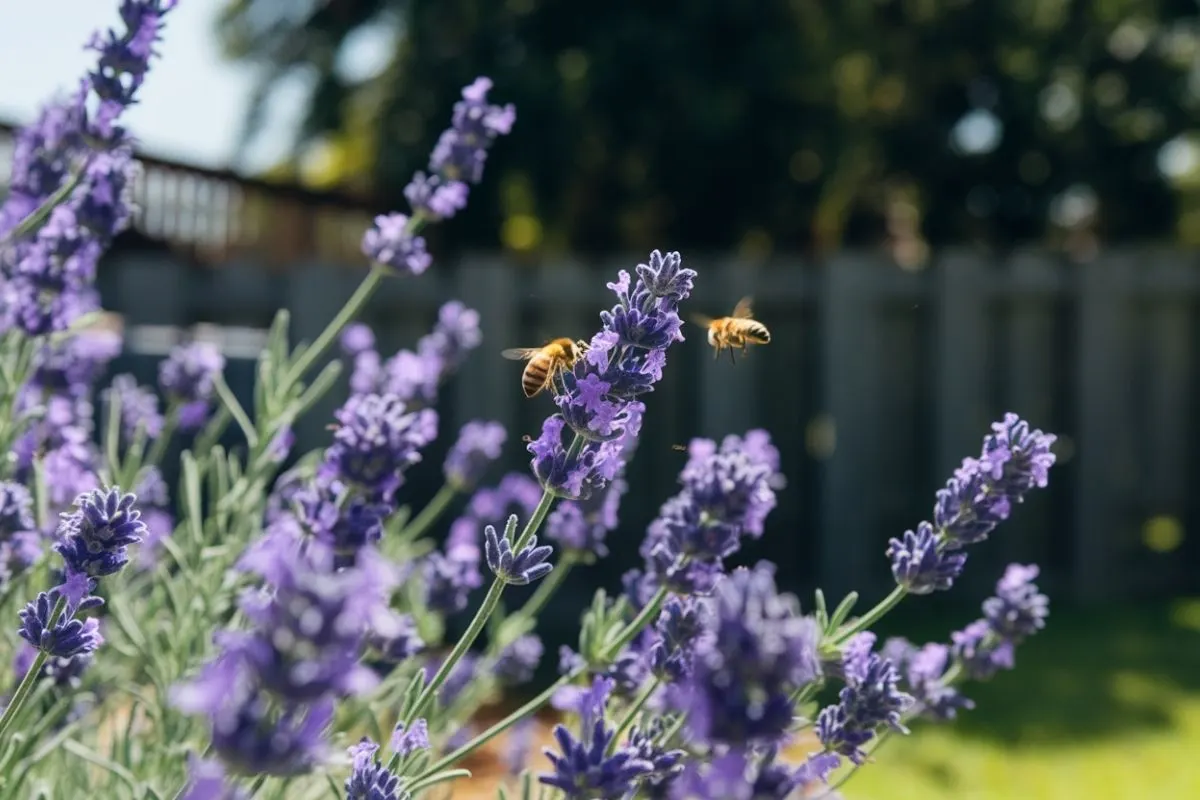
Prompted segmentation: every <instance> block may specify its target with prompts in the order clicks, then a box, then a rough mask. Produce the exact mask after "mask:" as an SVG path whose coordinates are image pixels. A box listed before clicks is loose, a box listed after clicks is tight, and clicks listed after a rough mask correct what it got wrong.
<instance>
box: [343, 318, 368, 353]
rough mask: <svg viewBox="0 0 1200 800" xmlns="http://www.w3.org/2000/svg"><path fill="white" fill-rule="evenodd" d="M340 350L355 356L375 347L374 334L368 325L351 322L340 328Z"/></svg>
mask: <svg viewBox="0 0 1200 800" xmlns="http://www.w3.org/2000/svg"><path fill="white" fill-rule="evenodd" d="M339 342H340V344H341V346H342V352H343V353H345V354H346V355H348V356H357V355H358V354H359V353H364V352H366V351H368V350H371V349H373V348H374V347H375V334H374V333H373V332H372V331H371V329H370V327H368V326H367V325H364V324H363V323H361V322H352V323H350V324H349V325H347V326H346V327H345V328H343V329H342V335H341V337H340V338H339Z"/></svg>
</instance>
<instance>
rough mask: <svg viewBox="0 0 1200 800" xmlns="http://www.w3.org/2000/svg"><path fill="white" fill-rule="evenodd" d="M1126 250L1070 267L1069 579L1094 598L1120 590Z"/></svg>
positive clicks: (1127, 469) (1130, 477)
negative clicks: (1072, 485) (1074, 315)
mask: <svg viewBox="0 0 1200 800" xmlns="http://www.w3.org/2000/svg"><path fill="white" fill-rule="evenodd" d="M1129 258H1130V256H1129V254H1125V253H1119V252H1118V253H1105V254H1103V255H1101V256H1100V257H1099V258H1097V259H1096V260H1095V261H1093V262H1091V263H1088V264H1080V265H1078V266H1077V267H1076V278H1077V280H1078V284H1079V330H1078V332H1077V335H1078V348H1077V350H1076V352H1077V353H1078V358H1079V363H1078V384H1077V386H1076V407H1077V409H1078V415H1079V416H1078V430H1077V437H1078V438H1077V442H1076V445H1077V448H1078V455H1077V456H1076V458H1075V462H1076V465H1077V466H1076V469H1077V470H1078V472H1077V473H1076V476H1077V477H1076V480H1077V482H1076V495H1075V513H1074V521H1075V530H1074V537H1073V538H1074V548H1073V554H1074V564H1073V570H1072V572H1073V583H1074V590H1075V592H1074V593H1075V596H1076V599H1078V600H1080V601H1083V602H1094V601H1098V600H1102V599H1105V598H1111V597H1113V596H1114V595H1117V594H1119V593H1120V592H1121V591H1122V589H1123V588H1124V587H1123V585H1122V584H1121V571H1120V570H1119V569H1116V563H1117V562H1118V561H1120V560H1121V559H1122V558H1123V553H1122V547H1121V536H1120V534H1121V531H1122V528H1123V526H1124V525H1125V523H1126V519H1125V511H1126V509H1125V507H1124V504H1125V502H1127V501H1128V499H1129V497H1130V489H1131V487H1132V485H1133V484H1134V483H1135V480H1136V466H1135V465H1134V461H1133V459H1134V455H1135V453H1134V452H1133V449H1132V447H1131V436H1130V431H1131V425H1132V420H1133V417H1132V416H1131V415H1130V413H1129V412H1130V407H1131V403H1130V392H1131V389H1132V387H1131V386H1130V381H1129V379H1130V377H1131V376H1130V372H1129V365H1130V355H1131V341H1130V340H1131V336H1130V333H1131V331H1130V325H1129V324H1128V307H1127V305H1126V303H1127V299H1126V297H1125V294H1126V293H1127V291H1128V288H1129V285H1130V282H1129V280H1128V277H1129V273H1130V266H1131V264H1130V262H1129V261H1128V259H1129Z"/></svg>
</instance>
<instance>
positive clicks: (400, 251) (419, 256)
mask: <svg viewBox="0 0 1200 800" xmlns="http://www.w3.org/2000/svg"><path fill="white" fill-rule="evenodd" d="M362 251H363V254H364V255H366V257H367V258H369V259H371V260H372V261H374V262H375V263H376V264H382V265H384V266H386V267H391V268H392V269H394V270H396V271H397V272H404V273H408V274H409V275H420V274H421V273H422V272H424V271H425V270H427V269H429V265H430V264H432V263H433V258H432V257H431V256H430V255H429V253H427V252H425V239H424V238H422V237H420V236H415V235H413V233H412V232H411V231H410V230H409V226H408V217H406V216H404V215H403V214H398V213H392V214H380V215H379V216H378V217H376V218H375V226H374V227H373V228H369V229H367V232H366V233H365V234H363V240H362Z"/></svg>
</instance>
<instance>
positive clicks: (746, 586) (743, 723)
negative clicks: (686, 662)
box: [669, 562, 821, 745]
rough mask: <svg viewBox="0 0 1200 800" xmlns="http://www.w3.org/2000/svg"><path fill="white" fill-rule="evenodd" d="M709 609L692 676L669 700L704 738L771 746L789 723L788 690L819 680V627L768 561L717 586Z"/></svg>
mask: <svg viewBox="0 0 1200 800" xmlns="http://www.w3.org/2000/svg"><path fill="white" fill-rule="evenodd" d="M712 606H713V608H712V610H711V615H710V617H709V619H708V620H707V624H706V626H705V628H706V630H705V633H706V634H707V636H706V638H705V641H704V644H703V646H699V647H697V648H696V652H695V656H694V659H693V663H692V670H691V674H690V675H689V676H688V677H687V678H686V679H685V680H684V681H683V683H681V684H680V685H679V686H675V687H672V689H671V692H670V694H669V701H670V703H671V705H672V706H673V707H675V708H677V709H679V710H680V711H685V712H687V713H688V726H689V727H690V729H691V730H692V733H693V735H694V736H695V737H696V739H698V740H700V741H705V742H710V743H722V744H729V745H744V744H768V745H769V744H773V743H775V742H777V741H779V740H780V739H781V738H782V737H783V736H784V735H785V734H786V732H787V730H788V727H789V726H790V725H791V722H792V701H791V693H792V692H793V691H794V690H796V689H797V688H800V687H803V686H805V685H807V684H809V683H811V682H812V681H813V680H815V679H816V678H817V677H818V676H819V675H820V662H819V661H818V658H817V645H818V644H819V642H820V638H821V631H820V626H818V625H817V622H816V620H814V619H812V618H811V617H804V616H800V613H799V602H798V601H797V600H796V598H795V596H793V595H790V594H780V593H779V591H778V590H777V589H776V586H775V568H774V566H773V565H771V564H769V563H767V562H760V563H759V564H758V565H757V566H755V568H754V569H753V570H748V569H745V568H739V569H737V570H734V571H733V572H732V573H731V574H730V575H729V576H728V577H727V578H725V579H724V580H722V581H720V582H719V583H718V584H717V587H716V590H715V593H714V596H713V599H712Z"/></svg>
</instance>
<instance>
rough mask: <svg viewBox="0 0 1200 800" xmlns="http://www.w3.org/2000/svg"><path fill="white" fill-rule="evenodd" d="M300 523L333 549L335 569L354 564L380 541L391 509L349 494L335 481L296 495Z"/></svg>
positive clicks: (345, 488)
mask: <svg viewBox="0 0 1200 800" xmlns="http://www.w3.org/2000/svg"><path fill="white" fill-rule="evenodd" d="M293 502H295V503H296V504H298V505H299V506H300V509H301V516H300V520H299V521H300V522H301V524H303V525H304V527H305V528H307V529H308V531H309V533H311V534H312V535H313V536H315V537H316V538H317V539H320V540H321V541H323V542H324V543H325V544H327V545H328V546H329V547H331V548H332V549H333V552H334V556H335V558H334V565H335V566H336V567H344V566H347V565H349V564H352V563H354V561H355V560H356V559H357V556H358V553H359V551H360V550H362V549H363V548H364V547H366V546H367V545H373V544H375V543H376V542H378V541H379V540H380V539H381V538H382V537H383V520H384V519H385V518H386V517H387V516H388V515H389V514H390V513H391V511H392V509H391V507H390V506H387V505H384V504H382V503H373V502H371V501H369V500H366V499H364V498H362V497H358V496H355V495H352V494H350V492H349V490H348V489H347V487H346V486H345V485H344V484H341V483H339V482H337V481H330V482H328V483H319V484H314V485H312V486H310V487H308V488H307V489H304V490H301V491H299V492H297V493H296V495H295V499H294V501H293Z"/></svg>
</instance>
